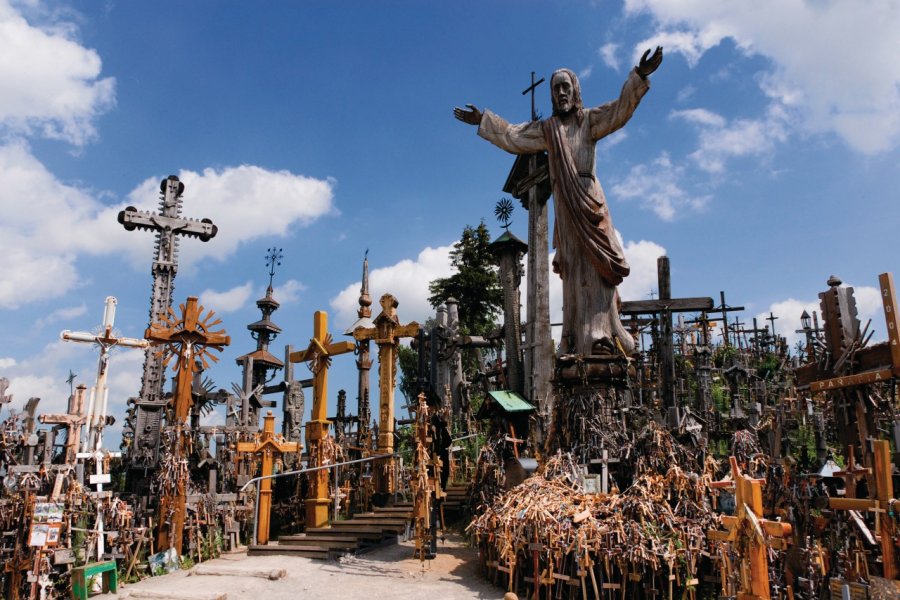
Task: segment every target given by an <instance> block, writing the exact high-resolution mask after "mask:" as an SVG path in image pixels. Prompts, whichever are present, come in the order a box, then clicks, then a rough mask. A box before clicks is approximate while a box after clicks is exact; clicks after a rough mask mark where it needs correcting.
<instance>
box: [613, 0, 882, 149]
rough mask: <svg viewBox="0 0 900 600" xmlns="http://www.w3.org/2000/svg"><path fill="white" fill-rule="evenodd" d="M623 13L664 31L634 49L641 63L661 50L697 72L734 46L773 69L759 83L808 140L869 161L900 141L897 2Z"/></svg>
mask: <svg viewBox="0 0 900 600" xmlns="http://www.w3.org/2000/svg"><path fill="white" fill-rule="evenodd" d="M625 13H626V14H630V15H637V14H648V15H650V16H651V17H652V18H653V19H654V20H655V21H656V24H657V31H656V32H655V33H654V34H653V35H652V36H650V37H649V38H647V39H645V40H643V41H641V42H639V43H637V44H636V45H635V47H634V53H633V56H634V58H635V59H636V58H638V57H639V56H640V53H641V52H643V50H644V49H645V48H647V47H652V46H655V45H662V46H664V47H665V49H666V51H667V52H668V53H669V54H672V53H677V54H680V55H682V56H683V57H684V58H685V59H686V60H687V62H688V64H689V65H690V66H691V67H693V66H696V65H697V64H698V62H699V61H700V60H701V59H702V57H703V54H704V53H706V52H707V51H708V50H710V49H712V48H714V47H716V46H718V45H720V44H721V43H723V42H724V41H726V40H728V41H731V42H732V43H734V45H735V46H736V48H737V49H738V51H739V52H741V53H742V54H744V55H745V56H763V57H765V58H767V59H768V60H769V61H770V62H771V68H770V69H768V70H767V71H765V72H763V73H760V74H759V77H758V84H759V86H760V91H761V92H762V93H763V94H764V95H765V96H766V97H767V98H769V100H770V101H771V103H772V104H773V105H775V106H777V107H780V109H782V110H784V111H786V112H788V113H789V114H790V115H791V118H792V120H796V122H797V123H798V124H799V127H801V128H802V129H803V130H804V131H806V132H811V133H833V134H836V135H837V136H839V137H840V138H841V139H843V140H844V142H845V143H846V144H847V145H848V146H849V147H850V148H852V149H853V150H856V151H857V152H861V153H863V154H875V153H878V152H883V151H886V150H889V149H891V148H894V147H896V145H897V143H898V141H900V36H897V35H896V32H897V31H898V30H900V5H898V4H897V3H896V2H892V1H890V0H873V1H872V2H864V3H858V2H850V1H846V0H844V1H841V0H837V1H833V2H816V3H809V2H799V1H794V2H783V1H781V0H763V2H757V1H750V0H737V1H734V2H718V1H716V0H696V1H693V2H672V1H671V0H625ZM776 14H777V18H773V15H776ZM798 31H803V32H804V35H797V32H798ZM770 110H771V109H770Z"/></svg>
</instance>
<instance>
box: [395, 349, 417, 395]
mask: <svg viewBox="0 0 900 600" xmlns="http://www.w3.org/2000/svg"><path fill="white" fill-rule="evenodd" d="M397 350H398V356H399V359H400V360H399V362H400V384H399V385H398V387H399V388H400V393H401V394H403V396H404V397H405V398H406V403H407V404H409V403H411V402H413V401H415V399H416V396H417V395H418V390H417V389H416V375H417V371H418V370H419V355H418V353H417V352H416V351H415V350H413V349H412V348H410V347H409V346H403V345H401V346H399V347H398V348H397Z"/></svg>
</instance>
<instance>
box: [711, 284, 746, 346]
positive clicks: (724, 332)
mask: <svg viewBox="0 0 900 600" xmlns="http://www.w3.org/2000/svg"><path fill="white" fill-rule="evenodd" d="M719 301H720V302H721V304H719V306H716V307H714V308H713V309H712V310H716V311H719V312H721V313H722V337H723V338H724V340H725V347H726V348H727V347H728V313H730V312H737V311H741V310H744V307H743V306H728V305H727V304H725V292H723V291H719Z"/></svg>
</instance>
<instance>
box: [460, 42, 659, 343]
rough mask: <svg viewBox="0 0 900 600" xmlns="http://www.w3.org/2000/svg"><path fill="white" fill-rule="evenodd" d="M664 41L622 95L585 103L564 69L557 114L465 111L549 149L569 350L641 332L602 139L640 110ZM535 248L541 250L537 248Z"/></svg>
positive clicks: (517, 143)
mask: <svg viewBox="0 0 900 600" xmlns="http://www.w3.org/2000/svg"><path fill="white" fill-rule="evenodd" d="M662 57H663V55H662V48H660V47H657V48H656V51H655V52H654V53H653V55H652V56H650V50H647V51H646V52H645V53H644V55H643V56H642V57H641V60H640V63H639V64H638V66H636V67H635V68H634V69H633V70H632V71H631V72H630V73H629V75H628V79H627V80H626V81H625V85H624V86H622V93H621V94H620V95H619V98H618V99H617V100H613V101H612V102H607V103H606V104H603V105H602V106H598V107H596V108H584V104H583V103H582V100H581V87H580V85H579V82H578V77H577V76H576V75H575V73H573V72H572V71H570V70H569V69H559V70H558V71H556V72H554V73H553V76H552V77H551V79H550V92H551V96H552V101H553V115H552V116H551V117H550V118H548V119H544V120H542V121H530V122H528V123H522V124H520V125H511V124H509V123H508V122H506V121H505V120H504V119H503V118H502V117H500V116H498V115H496V114H494V113H492V112H491V111H490V110H485V111H484V112H482V111H480V110H478V108H476V107H475V106H473V105H471V104H467V105H466V106H467V107H468V109H462V108H456V109H454V111H453V113H454V115H455V116H456V118H457V119H459V120H460V121H463V122H464V123H468V124H470V125H477V126H478V135H480V136H481V137H483V138H484V139H486V140H488V141H489V142H491V143H492V144H494V145H496V146H499V147H500V148H503V149H504V150H506V151H507V152H511V153H513V154H533V153H535V152H541V151H546V152H547V155H548V158H549V163H550V184H551V188H552V190H553V198H554V217H555V224H554V228H553V247H554V248H555V249H556V256H555V258H554V259H553V270H554V271H556V272H557V273H559V276H560V277H561V278H562V281H563V331H562V340H561V348H560V353H561V354H581V355H583V356H587V355H591V354H622V353H624V354H626V355H631V354H632V353H633V351H634V338H633V337H632V336H631V335H630V334H629V333H628V331H626V330H625V328H624V327H623V326H622V322H621V321H620V320H619V311H618V308H617V301H618V294H617V292H616V286H618V285H619V284H620V283H621V282H622V280H623V279H624V278H625V277H627V276H628V273H629V266H628V262H627V261H626V260H625V254H624V251H623V250H622V244H621V243H620V242H619V240H618V238H617V236H616V232H615V229H614V228H613V224H612V219H611V218H610V215H609V209H608V208H607V206H606V198H605V196H604V194H603V188H601V187H600V182H599V181H598V180H597V176H596V174H595V172H594V155H595V149H596V143H597V140H599V139H601V138H604V137H606V136H607V135H609V134H611V133H613V132H614V131H616V130H618V129H619V128H621V127H622V126H623V125H625V123H627V122H628V120H629V119H630V118H631V115H632V114H634V111H635V109H636V108H637V106H638V103H639V102H640V101H641V98H642V97H643V96H644V94H646V93H647V90H648V89H649V88H650V83H649V82H648V81H647V77H648V76H649V75H650V74H651V73H653V72H654V71H655V70H656V69H657V67H659V65H660V63H661V62H662ZM537 250H538V249H534V250H533V251H537Z"/></svg>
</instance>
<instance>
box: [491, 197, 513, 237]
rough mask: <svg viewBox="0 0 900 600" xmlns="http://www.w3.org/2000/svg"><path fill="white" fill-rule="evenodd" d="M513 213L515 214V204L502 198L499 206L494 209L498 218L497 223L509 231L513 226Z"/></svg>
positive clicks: (498, 203)
mask: <svg viewBox="0 0 900 600" xmlns="http://www.w3.org/2000/svg"><path fill="white" fill-rule="evenodd" d="M512 213H513V203H512V200H510V199H509V198H500V200H498V201H497V206H495V207H494V216H495V217H497V221H498V222H499V223H500V224H501V225H502V226H503V227H504V228H505V229H506V231H509V226H510V225H512Z"/></svg>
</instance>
